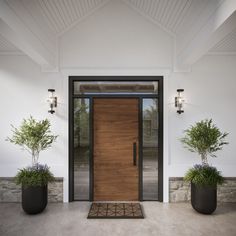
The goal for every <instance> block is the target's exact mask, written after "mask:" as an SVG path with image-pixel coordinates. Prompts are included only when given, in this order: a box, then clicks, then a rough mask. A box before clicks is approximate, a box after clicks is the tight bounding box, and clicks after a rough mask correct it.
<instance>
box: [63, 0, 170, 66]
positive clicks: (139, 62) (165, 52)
mask: <svg viewBox="0 0 236 236" xmlns="http://www.w3.org/2000/svg"><path fill="white" fill-rule="evenodd" d="M60 44H61V47H60V55H61V58H60V65H61V68H64V67H66V68H77V67H80V68H91V67H93V68H127V67H128V68H130V67H141V68H143V67H148V68H152V67H158V68H160V67H164V68H165V67H170V66H171V65H172V59H171V58H172V57H171V53H172V44H173V43H172V38H171V37H170V36H169V35H167V34H166V33H164V32H163V31H162V30H160V29H159V28H158V27H157V26H156V25H155V24H153V23H150V21H148V20H146V19H145V18H143V17H140V15H139V14H138V13H136V12H134V11H133V10H132V9H130V8H129V7H128V6H127V5H126V4H124V3H122V2H121V1H111V2H110V3H108V4H107V5H105V6H104V7H103V8H102V9H100V10H99V11H96V12H95V13H94V14H93V15H91V16H89V17H87V18H86V20H84V21H82V22H80V23H79V24H77V25H76V26H75V27H74V28H72V29H71V30H70V31H68V32H67V33H66V34H64V35H63V37H62V38H61V42H60Z"/></svg>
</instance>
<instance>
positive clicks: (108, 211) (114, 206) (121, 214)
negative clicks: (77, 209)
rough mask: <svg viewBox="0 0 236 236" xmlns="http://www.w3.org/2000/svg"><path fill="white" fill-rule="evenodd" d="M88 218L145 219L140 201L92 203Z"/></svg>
mask: <svg viewBox="0 0 236 236" xmlns="http://www.w3.org/2000/svg"><path fill="white" fill-rule="evenodd" d="M87 218H88V219H144V216H143V211H142V206H141V205H140V203H92V205H91V207H90V210H89V213H88V217H87Z"/></svg>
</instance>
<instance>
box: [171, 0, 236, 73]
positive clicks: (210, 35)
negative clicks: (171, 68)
mask: <svg viewBox="0 0 236 236" xmlns="http://www.w3.org/2000/svg"><path fill="white" fill-rule="evenodd" d="M235 11H236V1H235V0H225V1H223V2H222V3H221V4H220V5H219V7H218V8H217V9H216V11H215V12H214V13H213V14H212V15H211V16H210V17H209V19H208V21H207V22H206V23H205V25H204V26H203V27H202V28H201V30H200V31H199V32H198V33H197V34H196V35H195V36H194V37H193V38H192V40H191V41H190V42H189V43H188V44H187V45H186V46H185V47H184V49H183V50H181V51H180V52H179V53H178V55H177V56H176V65H175V66H176V70H178V68H186V67H187V68H188V66H191V65H192V64H194V63H195V62H196V61H197V60H199V59H200V58H201V57H202V56H203V55H205V54H206V53H207V52H208V51H209V50H210V49H211V48H212V47H214V46H215V45H216V44H217V43H218V42H220V41H221V40H222V39H223V38H224V37H225V36H226V35H227V34H229V33H230V32H232V31H233V30H234V29H235V28H236V13H235ZM177 46H178V45H177Z"/></svg>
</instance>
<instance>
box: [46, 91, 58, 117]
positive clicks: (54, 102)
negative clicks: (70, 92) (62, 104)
mask: <svg viewBox="0 0 236 236" xmlns="http://www.w3.org/2000/svg"><path fill="white" fill-rule="evenodd" d="M48 92H49V93H50V94H49V98H48V103H49V107H50V110H49V111H48V112H49V113H51V114H53V113H55V110H54V108H55V107H57V97H56V96H55V95H54V92H55V89H48Z"/></svg>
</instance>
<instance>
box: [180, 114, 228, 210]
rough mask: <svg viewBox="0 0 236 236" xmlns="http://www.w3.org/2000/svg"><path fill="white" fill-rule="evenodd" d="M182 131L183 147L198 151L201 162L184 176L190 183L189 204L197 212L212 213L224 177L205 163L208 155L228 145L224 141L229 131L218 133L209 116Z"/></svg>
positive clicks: (212, 155)
mask: <svg viewBox="0 0 236 236" xmlns="http://www.w3.org/2000/svg"><path fill="white" fill-rule="evenodd" d="M184 133H185V136H184V137H183V138H181V142H182V143H183V144H184V147H185V148H187V149H188V150H189V151H191V152H196V153H198V155H199V156H200V157H201V161H202V164H199V165H195V166H194V167H193V168H191V169H189V170H188V171H187V173H186V174H185V177H184V179H185V181H189V182H191V204H192V207H193V208H194V209H195V210H196V211H198V212H200V213H203V214H211V213H213V212H214V211H215V209H216V206H217V184H222V183H223V177H222V175H221V173H220V172H219V171H218V170H217V169H216V168H215V167H213V166H210V165H209V164H208V156H211V157H216V155H215V153H216V152H217V151H219V150H221V149H222V147H223V146H224V145H225V144H228V143H227V142H226V141H225V138H226V136H227V135H228V133H225V132H224V133H223V132H221V131H220V130H219V129H218V128H217V127H216V125H214V124H213V123H212V119H205V120H202V121H200V122H197V123H196V124H195V125H193V126H191V127H190V128H189V129H187V130H185V131H184Z"/></svg>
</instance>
